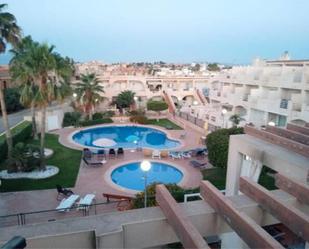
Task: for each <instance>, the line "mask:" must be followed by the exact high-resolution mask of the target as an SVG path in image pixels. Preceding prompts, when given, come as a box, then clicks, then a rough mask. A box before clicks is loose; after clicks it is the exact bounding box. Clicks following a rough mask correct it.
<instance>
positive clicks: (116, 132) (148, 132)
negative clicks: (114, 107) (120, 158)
mask: <svg viewBox="0 0 309 249" xmlns="http://www.w3.org/2000/svg"><path fill="white" fill-rule="evenodd" d="M130 136H131V137H132V136H134V137H136V138H137V139H136V140H135V141H128V137H130ZM72 138H73V140H74V141H75V142H76V143H78V144H80V145H83V146H92V147H98V148H102V147H101V146H96V145H94V144H93V142H94V141H96V140H97V139H100V138H107V139H111V140H113V141H114V142H116V145H114V146H104V148H115V147H123V148H131V149H132V148H137V147H148V148H153V149H172V148H176V147H178V146H179V145H180V143H179V142H178V141H176V140H172V139H169V138H168V137H167V135H166V133H164V132H162V131H159V130H156V129H153V128H148V127H144V126H104V127H97V128H91V129H85V130H81V131H79V132H77V133H76V134H74V135H73V137H72Z"/></svg>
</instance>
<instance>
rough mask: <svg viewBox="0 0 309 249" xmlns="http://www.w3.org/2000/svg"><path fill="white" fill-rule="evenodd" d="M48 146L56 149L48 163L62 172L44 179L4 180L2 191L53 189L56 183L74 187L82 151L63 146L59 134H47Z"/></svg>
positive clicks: (35, 142)
mask: <svg viewBox="0 0 309 249" xmlns="http://www.w3.org/2000/svg"><path fill="white" fill-rule="evenodd" d="M29 143H33V144H38V143H39V141H34V140H31V141H29ZM46 148H50V149H52V150H54V155H53V156H52V157H51V158H50V159H48V160H47V164H49V165H54V166H57V167H58V168H59V169H60V172H59V173H58V174H57V175H56V176H53V177H51V178H47V179H42V180H30V179H19V180H2V185H1V187H0V191H1V192H9V191H24V190H38V189H52V188H55V186H56V184H60V185H62V186H63V187H74V185H75V181H76V178H77V174H78V170H79V165H80V160H81V152H80V151H77V150H72V149H69V148H66V147H64V146H62V145H61V144H60V143H59V142H58V136H57V135H53V134H46Z"/></svg>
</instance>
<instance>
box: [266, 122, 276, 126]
mask: <svg viewBox="0 0 309 249" xmlns="http://www.w3.org/2000/svg"><path fill="white" fill-rule="evenodd" d="M268 125H269V126H276V123H275V122H274V121H270V122H268Z"/></svg>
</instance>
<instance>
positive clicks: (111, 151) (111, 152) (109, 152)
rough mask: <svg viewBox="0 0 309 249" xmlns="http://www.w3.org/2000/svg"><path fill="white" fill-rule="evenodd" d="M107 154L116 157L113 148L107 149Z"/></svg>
mask: <svg viewBox="0 0 309 249" xmlns="http://www.w3.org/2000/svg"><path fill="white" fill-rule="evenodd" d="M108 156H109V158H115V157H116V151H115V149H109V151H108Z"/></svg>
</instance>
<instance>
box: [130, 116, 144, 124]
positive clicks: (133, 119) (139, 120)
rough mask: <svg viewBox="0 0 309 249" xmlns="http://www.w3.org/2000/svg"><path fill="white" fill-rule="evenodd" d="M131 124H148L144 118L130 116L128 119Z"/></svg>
mask: <svg viewBox="0 0 309 249" xmlns="http://www.w3.org/2000/svg"><path fill="white" fill-rule="evenodd" d="M130 121H131V122H132V123H138V124H148V118H147V117H146V116H132V117H130Z"/></svg>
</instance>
